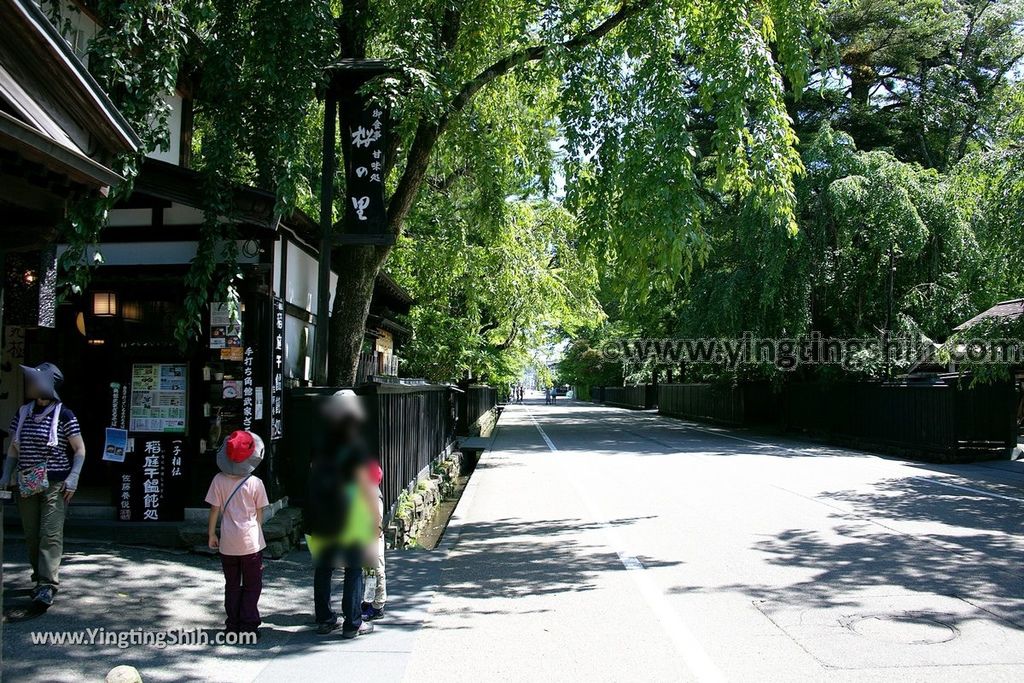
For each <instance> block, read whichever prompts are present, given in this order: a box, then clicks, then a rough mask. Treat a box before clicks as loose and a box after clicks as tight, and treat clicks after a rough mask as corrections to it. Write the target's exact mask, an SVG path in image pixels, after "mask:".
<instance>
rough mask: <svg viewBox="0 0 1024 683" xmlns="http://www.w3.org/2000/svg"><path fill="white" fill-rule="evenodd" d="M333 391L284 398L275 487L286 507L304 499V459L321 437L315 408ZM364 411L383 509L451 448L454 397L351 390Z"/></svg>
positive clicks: (426, 390) (398, 389)
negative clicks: (278, 485) (378, 469)
mask: <svg viewBox="0 0 1024 683" xmlns="http://www.w3.org/2000/svg"><path fill="white" fill-rule="evenodd" d="M335 391H337V390H336V389H333V388H319V387H318V388H310V389H292V390H289V391H288V392H287V393H286V395H285V430H284V434H285V437H284V439H282V441H281V443H280V444H279V446H278V451H277V452H278V459H279V462H281V463H282V464H281V466H280V467H279V469H278V472H279V476H280V479H281V483H282V485H283V487H284V489H285V491H286V492H287V493H288V495H289V497H290V499H291V503H292V504H293V505H294V504H299V505H301V504H302V503H303V502H304V498H305V495H306V474H307V472H308V471H309V461H310V456H311V454H312V453H313V451H314V449H315V448H316V447H317V443H318V439H319V436H320V435H321V434H322V421H321V418H320V412H319V407H320V403H321V402H322V401H323V400H324V399H325V398H326V397H328V396H330V395H331V394H333V393H334V392H335ZM355 392H356V393H358V394H359V395H360V396H363V397H364V400H365V401H366V407H367V411H368V418H369V419H368V424H367V429H366V439H367V442H368V446H369V448H370V452H371V453H372V454H373V455H374V456H376V457H377V458H378V459H379V460H380V463H381V468H382V469H383V470H384V480H383V482H382V483H381V491H382V493H383V494H384V509H385V510H386V511H389V510H391V508H392V505H393V504H394V502H395V501H396V500H397V499H398V496H399V495H400V494H401V492H402V491H403V490H405V489H406V488H408V487H409V486H411V485H412V484H414V483H415V482H416V480H417V479H418V478H419V477H420V476H422V475H423V474H425V472H426V470H427V469H428V468H429V467H430V465H431V463H432V462H433V461H434V460H435V459H437V458H438V457H440V456H442V455H444V454H445V453H446V452H447V451H448V450H449V449H450V448H452V445H453V444H454V442H455V436H456V421H457V416H458V405H457V398H456V397H457V395H458V392H457V391H456V390H455V389H453V388H452V387H449V386H442V385H432V384H416V385H403V384H365V385H362V386H359V387H356V388H355Z"/></svg>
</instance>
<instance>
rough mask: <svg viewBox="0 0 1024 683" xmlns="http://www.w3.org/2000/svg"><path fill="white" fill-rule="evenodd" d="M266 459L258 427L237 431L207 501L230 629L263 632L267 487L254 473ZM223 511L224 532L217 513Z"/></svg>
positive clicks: (219, 459) (227, 445) (224, 452)
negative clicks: (220, 567) (261, 630)
mask: <svg viewBox="0 0 1024 683" xmlns="http://www.w3.org/2000/svg"><path fill="white" fill-rule="evenodd" d="M262 460H263V441H262V440H261V439H260V437H259V436H257V435H256V434H253V433H252V432H246V431H236V432H233V433H232V434H231V436H229V437H228V438H227V439H226V440H225V441H224V445H223V446H221V449H220V450H219V451H218V452H217V466H218V467H219V468H220V474H217V475H216V476H214V478H213V481H212V482H211V483H210V490H209V492H207V494H206V502H207V503H209V504H210V518H209V523H208V531H209V537H210V538H209V542H210V547H211V548H217V549H219V550H220V561H221V566H222V568H223V569H224V611H225V612H226V613H227V618H226V619H225V620H224V626H225V628H226V629H227V630H228V631H236V632H238V631H246V632H252V633H257V632H258V629H259V625H260V612H259V600H260V593H262V592H263V549H264V548H266V547H267V542H266V541H265V540H264V539H263V508H265V507H267V506H268V505H270V501H269V500H267V490H266V488H265V487H264V486H263V482H262V481H261V480H260V478H259V477H256V476H254V475H253V474H252V472H253V470H255V469H256V466H257V465H259V464H260V462H261V461H262ZM218 516H221V523H220V538H218V537H217V517H218Z"/></svg>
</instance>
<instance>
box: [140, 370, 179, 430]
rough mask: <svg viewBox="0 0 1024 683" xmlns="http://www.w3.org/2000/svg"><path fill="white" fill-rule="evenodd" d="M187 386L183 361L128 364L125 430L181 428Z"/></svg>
mask: <svg viewBox="0 0 1024 683" xmlns="http://www.w3.org/2000/svg"><path fill="white" fill-rule="evenodd" d="M187 388H188V366H186V365H185V364H184V363H135V364H134V365H132V402H131V418H130V420H129V427H128V429H129V431H132V432H142V433H174V432H184V431H185V419H186V415H187V408H186V403H187V402H186V396H187Z"/></svg>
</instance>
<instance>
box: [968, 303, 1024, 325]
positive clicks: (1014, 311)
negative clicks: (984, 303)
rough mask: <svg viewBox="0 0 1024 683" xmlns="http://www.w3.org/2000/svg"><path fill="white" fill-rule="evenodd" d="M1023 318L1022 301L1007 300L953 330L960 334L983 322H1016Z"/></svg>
mask: <svg viewBox="0 0 1024 683" xmlns="http://www.w3.org/2000/svg"><path fill="white" fill-rule="evenodd" d="M1021 316H1024V299H1009V300H1007V301H1000V302H999V303H997V304H996V305H995V306H993V307H991V308H989V309H986V310H984V311H982V312H981V313H979V314H978V315H976V316H974V317H973V318H971V319H970V320H968V321H966V322H963V323H961V324H959V325H957V326H956V327H955V328H953V330H954V331H955V332H960V331H962V330H966V329H967V328H968V327H973V326H974V325H977V324H978V323H980V322H982V321H983V320H990V319H994V318H999V319H1002V320H1016V319H1017V318H1020V317H1021Z"/></svg>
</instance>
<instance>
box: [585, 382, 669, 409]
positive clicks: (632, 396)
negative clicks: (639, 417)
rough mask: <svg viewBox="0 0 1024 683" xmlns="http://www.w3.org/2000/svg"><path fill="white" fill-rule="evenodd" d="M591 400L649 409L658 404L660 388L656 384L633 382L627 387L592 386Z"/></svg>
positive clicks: (621, 406) (622, 406)
mask: <svg viewBox="0 0 1024 683" xmlns="http://www.w3.org/2000/svg"><path fill="white" fill-rule="evenodd" d="M590 400H591V401H593V402H594V403H607V404H608V405H610V406H618V407H620V408H633V409H635V410H647V409H649V408H653V407H655V406H656V405H657V404H658V388H657V386H656V385H654V384H633V385H630V386H626V387H590Z"/></svg>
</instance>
